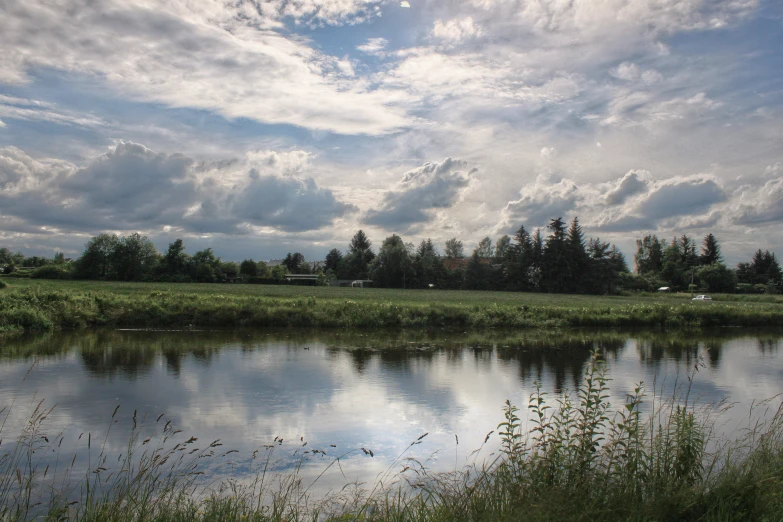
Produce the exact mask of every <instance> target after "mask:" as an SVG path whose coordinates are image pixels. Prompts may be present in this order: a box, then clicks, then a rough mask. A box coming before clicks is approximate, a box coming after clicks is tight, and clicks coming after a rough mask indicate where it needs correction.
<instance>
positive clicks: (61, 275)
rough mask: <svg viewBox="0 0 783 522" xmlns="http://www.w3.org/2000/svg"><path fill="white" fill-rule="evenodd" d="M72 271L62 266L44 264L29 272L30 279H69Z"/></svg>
mask: <svg viewBox="0 0 783 522" xmlns="http://www.w3.org/2000/svg"><path fill="white" fill-rule="evenodd" d="M72 276H73V273H72V272H71V271H70V270H69V269H68V268H65V267H63V266H58V265H44V266H42V267H41V268H37V269H35V271H34V272H33V273H32V274H30V277H31V278H32V279H70V278H71V277H72Z"/></svg>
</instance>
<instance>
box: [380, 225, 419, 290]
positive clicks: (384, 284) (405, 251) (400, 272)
mask: <svg viewBox="0 0 783 522" xmlns="http://www.w3.org/2000/svg"><path fill="white" fill-rule="evenodd" d="M410 250H411V249H409V248H408V246H407V245H405V243H404V242H403V241H402V238H400V236H398V235H396V234H394V235H391V236H389V237H387V238H386V239H385V240H384V241H383V244H382V245H381V249H380V250H379V251H378V255H377V256H376V257H375V259H373V261H372V263H371V264H370V279H372V280H373V283H374V284H375V285H376V286H378V287H381V288H407V286H408V285H409V284H410V283H412V282H413V281H414V278H415V276H416V273H415V271H414V269H413V259H412V258H411V251H410Z"/></svg>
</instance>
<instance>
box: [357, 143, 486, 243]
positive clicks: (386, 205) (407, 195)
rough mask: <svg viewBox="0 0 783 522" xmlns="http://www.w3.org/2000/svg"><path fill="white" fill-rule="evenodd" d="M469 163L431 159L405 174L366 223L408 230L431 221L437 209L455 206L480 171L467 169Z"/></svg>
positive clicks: (366, 216)
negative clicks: (472, 178) (474, 175)
mask: <svg viewBox="0 0 783 522" xmlns="http://www.w3.org/2000/svg"><path fill="white" fill-rule="evenodd" d="M466 168H467V163H466V162H464V161H460V160H455V159H452V158H446V159H445V160H443V161H442V162H440V163H439V162H428V163H425V164H424V165H422V166H421V167H417V168H415V169H413V170H411V171H409V172H407V173H406V174H405V176H404V177H403V178H402V181H400V183H399V186H398V187H397V188H396V189H395V190H390V191H389V192H387V193H386V194H385V195H384V197H383V203H382V205H381V208H380V209H378V210H369V211H368V212H367V213H366V214H365V216H364V220H363V221H364V223H366V224H368V225H376V226H380V227H383V228H385V229H387V230H398V231H405V230H409V229H410V228H411V227H412V226H414V225H417V224H420V223H427V222H429V221H430V220H431V219H432V218H433V213H432V211H433V210H436V209H444V208H450V207H452V206H453V205H454V204H455V203H456V202H457V201H458V200H459V196H460V193H461V191H462V190H463V189H464V188H465V187H467V186H468V184H469V183H470V179H471V176H472V175H473V174H474V173H475V172H476V169H472V170H470V171H469V172H466Z"/></svg>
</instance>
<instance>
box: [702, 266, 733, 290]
mask: <svg viewBox="0 0 783 522" xmlns="http://www.w3.org/2000/svg"><path fill="white" fill-rule="evenodd" d="M696 280H697V281H698V282H699V287H701V288H704V289H705V290H706V291H708V292H721V293H726V294H730V293H734V292H735V290H736V288H737V274H736V273H735V272H734V270H731V269H730V268H727V267H726V265H724V264H722V263H718V262H715V263H712V264H710V265H705V266H702V267H699V268H698V269H697V270H696Z"/></svg>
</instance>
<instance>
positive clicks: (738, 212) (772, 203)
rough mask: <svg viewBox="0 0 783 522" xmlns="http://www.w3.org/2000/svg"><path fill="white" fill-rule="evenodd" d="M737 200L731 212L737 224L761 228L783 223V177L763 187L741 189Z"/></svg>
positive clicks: (770, 181)
mask: <svg viewBox="0 0 783 522" xmlns="http://www.w3.org/2000/svg"><path fill="white" fill-rule="evenodd" d="M776 166H779V164H777V165H776ZM735 198H736V204H735V205H734V208H733V209H732V211H731V213H732V221H733V222H734V223H735V224H738V225H748V226H760V225H768V224H773V223H783V176H780V177H778V178H776V179H771V180H769V181H767V182H766V183H764V185H762V186H761V187H752V186H743V187H740V188H739V189H738V190H737V191H736V193H735Z"/></svg>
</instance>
